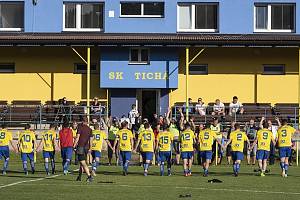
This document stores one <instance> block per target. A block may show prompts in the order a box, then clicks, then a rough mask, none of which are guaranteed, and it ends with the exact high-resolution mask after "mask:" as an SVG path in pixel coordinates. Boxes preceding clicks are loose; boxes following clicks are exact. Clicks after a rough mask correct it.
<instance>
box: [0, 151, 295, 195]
mask: <svg viewBox="0 0 300 200" xmlns="http://www.w3.org/2000/svg"><path fill="white" fill-rule="evenodd" d="M104 162H105V161H104ZM0 163H1V167H2V161H1V162H0ZM36 166H37V173H36V174H34V175H31V174H29V175H28V176H25V175H23V173H22V165H21V161H20V159H19V157H18V156H16V155H13V156H12V158H11V161H10V167H9V168H10V170H11V171H10V172H8V174H7V175H5V176H2V175H1V176H0V193H1V195H0V196H1V199H3V200H4V199H5V200H7V199H14V200H18V199H22V200H25V199H30V200H36V199H37V200H47V199H51V200H53V199H72V200H77V199H81V200H83V199H111V200H113V199H123V200H125V199H126V200H127V199H162V200H164V199H206V200H213V199H222V200H225V199H231V200H238V199H244V200H247V199H249V200H250V199H251V200H252V199H256V200H259V199H262V200H268V199H270V200H276V199H280V200H284V199H287V200H294V199H295V200H299V199H300V166H299V167H296V166H292V167H290V170H289V177H288V178H282V177H281V176H280V168H279V164H278V163H277V164H276V165H274V166H271V167H269V169H270V170H271V172H270V173H269V174H267V176H266V177H260V176H257V173H255V172H253V170H254V168H257V167H256V166H247V165H245V164H242V166H241V173H240V176H239V177H233V176H232V168H231V166H228V165H225V164H224V165H220V166H213V167H211V168H210V176H209V177H202V169H201V167H200V166H193V169H192V170H193V176H191V177H184V176H183V174H182V167H181V166H174V167H173V169H172V170H173V175H172V176H171V177H167V176H164V177H160V176H159V168H158V167H157V166H153V167H151V168H150V172H149V176H147V177H144V176H143V169H142V167H139V166H130V168H129V175H128V176H126V177H124V176H122V175H121V167H116V166H104V165H102V166H100V167H99V168H98V172H97V176H96V177H95V180H94V182H93V183H86V182H85V176H83V177H84V179H83V180H82V182H76V181H75V179H76V176H77V173H76V172H74V173H72V174H69V175H66V176H64V175H62V172H61V164H60V163H57V170H58V172H57V174H56V175H55V176H50V177H47V178H45V177H46V176H45V172H44V168H43V163H42V160H41V155H40V154H39V155H38V163H37V165H36ZM77 168H78V166H75V165H71V169H72V170H75V169H77ZM212 178H217V179H219V180H222V181H223V183H208V180H210V179H212ZM181 195H182V196H183V197H180V196H181ZM185 195H191V197H185Z"/></svg>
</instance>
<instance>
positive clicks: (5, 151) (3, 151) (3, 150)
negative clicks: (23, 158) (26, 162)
mask: <svg viewBox="0 0 300 200" xmlns="http://www.w3.org/2000/svg"><path fill="white" fill-rule="evenodd" d="M2 157H3V158H4V159H5V160H6V159H7V158H9V147H8V146H2V147H0V160H2Z"/></svg>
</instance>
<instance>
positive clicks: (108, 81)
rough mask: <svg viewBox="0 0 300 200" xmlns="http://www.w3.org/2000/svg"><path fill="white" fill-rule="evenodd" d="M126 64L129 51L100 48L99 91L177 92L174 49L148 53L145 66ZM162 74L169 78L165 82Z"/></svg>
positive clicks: (176, 63)
mask: <svg viewBox="0 0 300 200" xmlns="http://www.w3.org/2000/svg"><path fill="white" fill-rule="evenodd" d="M128 60H129V48H118V49H113V48H102V53H101V61H100V87H101V88H177V86H178V52H177V51H176V49H173V48H156V49H154V48H152V49H150V64H148V65H131V64H129V61H128ZM165 73H166V74H168V75H167V76H168V78H167V79H164V77H165ZM155 77H156V78H155Z"/></svg>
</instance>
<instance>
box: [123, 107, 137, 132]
mask: <svg viewBox="0 0 300 200" xmlns="http://www.w3.org/2000/svg"><path fill="white" fill-rule="evenodd" d="M137 117H139V112H138V110H137V109H136V105H135V104H132V106H131V111H129V113H128V118H129V123H130V125H129V127H130V129H132V128H133V127H134V126H135V120H136V118H137ZM121 123H122V122H121Z"/></svg>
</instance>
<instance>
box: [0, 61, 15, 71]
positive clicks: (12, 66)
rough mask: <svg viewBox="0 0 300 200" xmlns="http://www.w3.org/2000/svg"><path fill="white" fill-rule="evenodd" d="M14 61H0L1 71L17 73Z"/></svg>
mask: <svg viewBox="0 0 300 200" xmlns="http://www.w3.org/2000/svg"><path fill="white" fill-rule="evenodd" d="M15 71H16V69H15V64H14V63H0V73H15Z"/></svg>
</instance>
